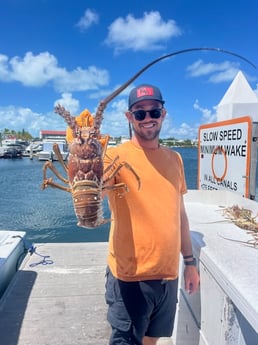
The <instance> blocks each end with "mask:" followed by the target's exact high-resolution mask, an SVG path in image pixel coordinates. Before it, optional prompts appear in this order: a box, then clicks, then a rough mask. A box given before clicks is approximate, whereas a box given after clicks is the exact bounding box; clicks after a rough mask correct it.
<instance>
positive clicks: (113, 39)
mask: <svg viewBox="0 0 258 345" xmlns="http://www.w3.org/2000/svg"><path fill="white" fill-rule="evenodd" d="M181 33H182V32H181V29H180V28H179V27H178V26H177V24H176V22H175V21H174V20H168V21H167V22H165V21H164V20H163V19H162V18H161V16H160V14H159V12H157V11H152V12H149V13H147V12H145V13H144V15H143V17H142V18H138V19H137V18H135V17H134V16H133V15H131V14H129V15H128V16H127V17H126V18H121V17H119V18H117V19H116V20H115V21H114V22H113V23H112V24H111V25H110V26H109V33H108V37H107V39H106V44H108V45H110V46H114V47H115V51H116V52H117V53H118V52H120V51H123V50H127V49H131V50H133V51H146V50H156V49H162V48H164V47H165V44H166V42H167V41H168V40H169V39H170V38H172V37H177V36H179V35H181Z"/></svg>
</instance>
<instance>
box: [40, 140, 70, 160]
mask: <svg viewBox="0 0 258 345" xmlns="http://www.w3.org/2000/svg"><path fill="white" fill-rule="evenodd" d="M54 144H57V145H58V146H59V149H60V152H61V155H62V158H63V160H64V161H66V160H67V158H68V155H69V151H68V149H67V144H66V142H65V141H64V140H60V141H57V140H56V141H49V140H44V141H43V142H42V150H41V151H39V152H38V154H37V156H38V160H39V161H57V160H58V158H57V156H56V154H55V152H54V151H53V145H54Z"/></svg>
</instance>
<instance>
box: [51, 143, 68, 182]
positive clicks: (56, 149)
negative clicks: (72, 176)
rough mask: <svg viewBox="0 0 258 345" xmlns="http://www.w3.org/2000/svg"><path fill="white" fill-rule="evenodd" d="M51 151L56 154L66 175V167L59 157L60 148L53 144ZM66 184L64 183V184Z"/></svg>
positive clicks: (60, 156)
mask: <svg viewBox="0 0 258 345" xmlns="http://www.w3.org/2000/svg"><path fill="white" fill-rule="evenodd" d="M53 151H54V152H55V154H56V157H57V159H58V161H59V163H60V164H61V165H62V167H63V168H64V171H65V172H66V173H67V171H68V169H67V165H66V164H65V162H64V160H63V157H62V155H61V152H60V148H59V146H58V145H57V144H56V143H55V144H53ZM65 183H66V182H65Z"/></svg>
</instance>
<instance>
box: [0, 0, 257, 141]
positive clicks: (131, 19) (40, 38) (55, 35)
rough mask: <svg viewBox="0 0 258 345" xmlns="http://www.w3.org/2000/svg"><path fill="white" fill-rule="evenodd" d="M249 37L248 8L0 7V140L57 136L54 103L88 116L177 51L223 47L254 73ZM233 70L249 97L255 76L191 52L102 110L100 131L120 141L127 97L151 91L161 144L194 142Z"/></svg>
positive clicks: (44, 1) (48, 1)
mask: <svg viewBox="0 0 258 345" xmlns="http://www.w3.org/2000/svg"><path fill="white" fill-rule="evenodd" d="M257 33H258V2H257V1H256V0H249V1H242V0H238V1H233V0H230V1H225V0H223V1H222V0H217V1H198V0H196V1H192V0H188V1H187V0H173V1H162V0H161V1H154V0H149V1H140V0H137V1H135V0H130V1H120V2H119V1H117V0H116V1H113V0H109V1H104V0H102V1H101V0H99V1H98V0H94V1H93V0H92V1H91V0H90V1H86V0H84V1H82V0H74V1H70V0H66V1H61V0H1V6H0V131H2V130H3V129H4V128H9V129H12V130H22V129H25V130H26V131H29V132H30V133H31V134H32V135H33V136H39V131H40V130H47V129H49V130H50V129H52V130H63V129H65V128H66V124H65V123H64V121H63V120H62V119H61V118H59V116H58V115H56V114H54V112H53V108H54V106H55V104H56V103H57V102H59V103H61V104H62V105H64V106H65V107H66V108H67V110H69V111H70V112H71V114H72V115H79V114H80V112H81V111H82V110H84V109H85V108H87V109H89V110H90V111H91V112H92V113H93V114H94V112H95V110H96V108H97V106H98V103H99V101H100V100H102V99H103V98H105V97H106V96H107V95H109V94H110V93H111V92H112V91H113V90H114V89H116V88H117V87H119V86H120V85H121V84H123V83H124V82H126V81H127V80H128V79H129V78H131V77H132V76H133V75H134V74H135V73H136V72H138V71H139V70H140V69H141V68H142V67H143V66H145V65H146V64H148V63H150V62H151V61H152V60H155V59H156V58H158V57H160V56H163V55H165V54H168V53H171V52H174V51H178V50H181V49H188V48H194V47H215V48H222V49H225V50H229V51H232V52H234V53H236V54H239V55H242V56H244V57H245V58H246V59H248V60H250V61H252V63H254V64H255V65H256V66H257V68H258V56H257V54H258V53H257ZM239 70H241V71H242V72H243V73H244V75H245V77H246V78H247V80H248V82H249V84H250V86H251V87H252V89H253V90H254V91H255V92H256V94H257V95H258V90H257V89H258V86H257V83H258V72H257V71H258V70H257V69H255V68H253V67H252V66H251V65H249V64H248V63H246V62H245V61H243V60H241V59H238V58H237V57H234V56H231V55H227V54H222V53H217V52H213V51H208V52H204V51H196V52H191V53H187V54H182V55H178V56H175V57H173V58H170V59H165V60H163V61H161V62H159V63H157V64H155V65H154V66H152V67H151V68H150V69H148V70H147V71H146V72H144V73H143V74H142V75H141V76H140V77H139V78H138V79H137V80H136V81H134V82H133V84H132V85H130V86H129V87H128V88H127V89H126V90H124V91H123V92H122V93H121V94H120V95H119V96H118V97H117V98H115V99H114V100H113V101H112V102H110V103H109V104H108V106H107V108H106V110H105V112H104V120H103V122H102V128H101V131H102V133H103V134H107V133H108V134H110V135H111V136H120V135H127V134H128V125H127V121H126V119H125V115H124V111H125V110H126V109H127V96H128V93H129V91H130V89H131V88H132V87H133V86H135V85H137V84H140V83H152V84H154V85H157V86H159V87H160V89H161V91H162V93H163V97H164V99H165V100H166V103H165V106H166V109H167V112H168V114H167V118H166V121H165V122H164V126H163V129H162V133H161V137H163V138H167V137H176V138H178V139H194V138H197V133H198V128H199V126H200V125H201V124H204V123H209V122H214V121H215V120H216V116H215V115H216V106H217V105H218V103H219V102H220V100H221V99H222V97H223V95H224V93H225V92H226V90H227V89H228V87H229V85H230V84H231V82H232V80H233V79H234V77H235V75H236V73H237V72H238V71H239Z"/></svg>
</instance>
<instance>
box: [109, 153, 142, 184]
mask: <svg viewBox="0 0 258 345" xmlns="http://www.w3.org/2000/svg"><path fill="white" fill-rule="evenodd" d="M118 158H119V157H118V156H117V157H116V158H115V159H114V160H113V162H112V163H111V164H110V166H108V167H107V169H105V171H104V173H105V174H106V173H107V171H108V170H109V169H111V167H112V166H113V165H114V163H115V161H116V160H117V159H118ZM123 167H125V168H127V169H129V170H130V171H131V172H132V173H133V175H134V176H135V178H136V180H137V182H138V189H140V187H141V180H140V177H139V176H138V175H137V174H136V172H135V171H134V169H133V168H132V167H131V165H130V164H128V163H127V162H121V163H119V165H118V166H117V167H116V168H115V169H114V170H113V171H112V172H111V174H109V175H108V176H107V177H106V179H104V180H103V185H104V186H103V189H112V186H110V187H111V188H109V187H108V186H106V187H105V183H107V182H109V181H110V180H112V179H113V178H114V177H115V176H116V175H117V173H118V172H119V170H120V169H122V168H123ZM116 185H117V184H115V185H113V187H115V188H116ZM119 185H120V184H119ZM120 187H121V186H119V188H120Z"/></svg>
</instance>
